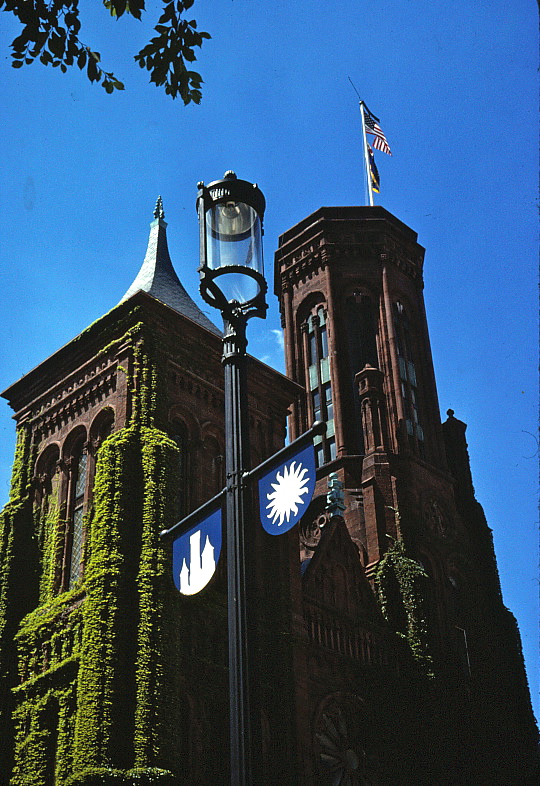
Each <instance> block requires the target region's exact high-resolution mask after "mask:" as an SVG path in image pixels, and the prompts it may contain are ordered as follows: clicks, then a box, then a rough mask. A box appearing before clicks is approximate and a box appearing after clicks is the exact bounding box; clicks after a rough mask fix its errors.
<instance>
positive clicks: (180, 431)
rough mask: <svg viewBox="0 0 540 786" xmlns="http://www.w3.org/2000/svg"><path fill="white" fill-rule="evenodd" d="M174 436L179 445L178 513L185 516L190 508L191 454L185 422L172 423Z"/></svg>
mask: <svg viewBox="0 0 540 786" xmlns="http://www.w3.org/2000/svg"><path fill="white" fill-rule="evenodd" d="M172 438H173V440H174V441H175V442H176V445H177V447H178V464H177V473H178V474H177V478H178V486H177V492H176V511H175V513H176V515H177V516H179V517H181V516H185V515H186V514H187V512H188V510H189V504H190V502H189V492H190V490H189V483H188V477H189V456H188V434H187V429H186V427H185V425H184V423H183V422H182V421H180V420H175V421H174V423H173V425H172Z"/></svg>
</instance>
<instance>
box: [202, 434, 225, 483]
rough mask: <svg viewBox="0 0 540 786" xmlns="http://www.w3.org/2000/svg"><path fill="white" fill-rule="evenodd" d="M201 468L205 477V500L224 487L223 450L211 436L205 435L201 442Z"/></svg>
mask: <svg viewBox="0 0 540 786" xmlns="http://www.w3.org/2000/svg"><path fill="white" fill-rule="evenodd" d="M203 467H204V470H203V472H204V473H205V475H206V494H207V497H206V498H209V497H213V496H214V494H217V493H218V492H219V491H221V489H222V488H223V487H224V485H225V459H224V451H223V448H222V447H221V445H220V444H219V442H218V440H217V438H216V437H214V436H212V435H211V434H207V435H206V436H205V438H204V442H203Z"/></svg>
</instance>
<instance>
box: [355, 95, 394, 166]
mask: <svg viewBox="0 0 540 786" xmlns="http://www.w3.org/2000/svg"><path fill="white" fill-rule="evenodd" d="M362 110H363V112H364V122H365V124H366V133H367V134H373V137H374V139H373V147H374V148H375V150H382V152H383V153H388V155H389V156H391V155H392V151H391V150H390V145H389V144H388V142H387V141H386V137H385V135H384V133H383V130H382V128H381V127H380V125H379V124H378V122H377V120H376V119H375V117H373V115H372V114H371V112H370V111H369V110H368V109H366V107H365V106H363V107H362Z"/></svg>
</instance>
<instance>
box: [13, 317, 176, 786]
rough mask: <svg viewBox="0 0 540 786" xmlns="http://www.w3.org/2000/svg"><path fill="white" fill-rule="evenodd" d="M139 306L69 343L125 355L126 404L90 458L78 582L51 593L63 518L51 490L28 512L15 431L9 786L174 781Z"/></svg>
mask: <svg viewBox="0 0 540 786" xmlns="http://www.w3.org/2000/svg"><path fill="white" fill-rule="evenodd" d="M139 310H140V309H139V307H136V308H135V309H131V310H130V311H126V309H125V308H123V307H119V309H118V319H117V320H116V321H115V322H109V323H108V324H106V325H105V326H103V325H102V324H101V325H99V323H97V324H96V325H93V326H91V327H90V328H89V329H87V331H85V333H84V334H82V335H81V336H79V337H78V338H77V339H75V342H78V341H80V340H81V338H82V337H83V336H89V335H90V334H93V336H95V335H96V333H97V330H98V329H99V328H101V327H103V329H102V330H101V332H100V334H99V335H100V337H102V338H103V339H104V340H105V342H107V341H108V343H106V344H105V345H104V346H102V347H101V349H100V351H99V353H98V354H100V355H101V354H104V353H107V352H110V351H111V350H113V349H114V348H115V347H117V346H124V345H125V344H126V343H127V344H128V345H130V346H131V353H132V363H131V364H130V371H129V373H128V374H127V377H128V378H127V383H128V390H130V392H131V397H132V398H131V402H130V404H131V406H128V412H130V413H131V414H130V417H129V420H128V422H127V423H126V425H125V427H124V428H122V429H120V430H118V431H116V432H115V433H113V434H112V435H111V436H110V437H108V438H107V439H106V440H105V441H104V442H103V444H102V446H101V448H100V450H99V453H98V457H97V464H96V474H95V482H94V501H93V506H92V510H91V511H90V512H88V513H87V515H86V518H85V523H86V531H87V538H86V544H85V551H86V560H85V574H84V578H83V580H82V581H81V582H80V583H79V585H78V586H77V587H76V588H75V589H74V590H72V591H69V592H64V593H62V594H60V595H55V593H56V592H57V590H56V588H55V569H56V566H57V563H58V559H59V558H60V553H61V551H62V548H63V543H64V539H65V528H66V521H65V520H64V519H63V518H62V517H61V511H60V506H59V500H58V493H57V488H56V487H55V486H54V484H53V491H52V493H51V494H50V495H49V498H48V500H47V507H46V511H45V512H44V513H42V511H41V510H40V509H39V508H38V507H37V506H36V508H35V510H34V511H32V503H31V496H32V495H31V494H30V491H31V489H30V481H31V478H32V476H33V466H34V453H35V451H34V450H33V446H32V442H31V439H30V434H31V431H30V428H29V427H28V426H25V427H22V428H21V429H19V433H18V440H17V449H16V456H15V464H14V468H13V479H12V490H11V498H10V503H9V504H8V506H7V507H6V508H5V510H4V511H3V513H2V514H1V515H0V527H1V528H0V568H1V570H0V645H1V646H0V670H1V676H2V678H3V680H2V686H3V691H4V693H3V698H5V701H2V707H3V709H4V710H5V713H6V715H5V718H3V719H2V720H3V724H4V725H3V730H6V733H7V737H8V738H9V737H10V736H11V733H10V732H9V724H10V722H11V717H10V716H12V719H13V724H14V730H13V735H14V739H15V744H14V748H15V761H14V764H13V768H12V763H11V761H10V759H9V756H8V757H7V758H6V759H5V766H4V767H3V768H2V771H3V772H9V771H12V779H11V786H34V784H35V786H38V784H40V785H42V784H44V783H48V782H53V780H54V782H55V783H57V784H59V785H60V784H63V785H64V786H68V785H69V786H76V784H77V785H78V786H79V785H80V786H83V785H84V786H91V784H100V786H102V784H106V783H118V784H133V786H135V785H136V784H152V783H160V784H164V786H165V785H166V784H169V783H171V784H172V783H178V780H177V777H176V776H173V774H172V770H171V767H170V766H169V765H170V764H171V762H172V763H173V765H174V762H175V761H176V762H177V763H178V761H179V757H180V754H179V752H178V750H177V748H178V745H177V743H176V740H175V736H176V728H177V726H174V724H173V726H172V727H171V723H170V720H171V718H172V717H173V716H174V712H172V708H171V703H172V701H173V698H172V696H171V685H173V683H174V681H175V680H177V679H178V678H177V673H178V668H177V666H175V663H177V661H178V658H179V655H178V653H177V651H176V650H177V649H178V647H177V646H175V645H177V644H178V640H177V639H178V637H177V633H176V632H175V637H176V638H175V643H174V644H173V641H172V638H171V627H172V628H174V629H175V631H177V630H178V628H177V626H175V625H173V626H171V625H170V618H171V616H172V615H176V616H177V617H178V609H179V606H178V602H177V598H176V594H175V592H174V589H173V587H172V582H171V580H170V575H169V573H170V553H169V552H168V551H167V550H166V549H164V548H163V546H162V544H161V543H160V540H159V533H160V532H161V530H162V529H164V528H166V527H169V526H170V525H171V524H172V522H173V518H172V516H173V515H174V511H173V510H172V505H173V500H174V499H175V493H174V485H173V484H174V483H175V476H176V473H177V467H178V456H177V454H178V448H177V446H176V444H175V443H174V442H173V441H172V440H170V439H169V437H168V436H167V435H166V434H165V433H164V432H163V431H161V430H159V429H158V428H157V427H156V422H157V420H159V419H160V418H159V416H160V415H162V414H163V413H162V412H160V407H163V410H164V409H165V403H164V397H163V395H162V393H163V391H161V390H160V389H158V380H160V381H161V380H162V379H163V374H158V370H157V365H156V362H155V358H154V351H153V349H152V338H151V335H150V334H149V332H148V330H147V328H146V327H145V325H144V324H143V323H142V322H141V321H136V322H134V316H135V313H136V312H138V311H139ZM128 320H129V321H131V325H127V324H126V323H127V321H128ZM121 327H122V330H121V333H120V336H119V332H120V328H121ZM123 371H124V373H126V372H125V370H124V369H123ZM25 587H27V588H32V591H30V590H29V589H28V590H25ZM32 593H33V594H32ZM32 609H33V610H32ZM25 615H26V616H25ZM166 622H167V625H166V624H165V623H166ZM15 646H16V647H17V648H18V653H17V652H16V650H15ZM18 681H19V682H20V684H17V682H18ZM13 686H15V687H13ZM12 697H13V699H14V701H13V700H12ZM3 747H4V748H9V746H3ZM134 766H135V769H134Z"/></svg>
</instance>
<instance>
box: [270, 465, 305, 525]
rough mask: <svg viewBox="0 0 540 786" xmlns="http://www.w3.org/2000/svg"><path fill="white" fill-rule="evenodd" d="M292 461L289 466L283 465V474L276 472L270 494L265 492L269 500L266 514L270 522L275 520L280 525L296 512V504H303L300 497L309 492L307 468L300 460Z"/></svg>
mask: <svg viewBox="0 0 540 786" xmlns="http://www.w3.org/2000/svg"><path fill="white" fill-rule="evenodd" d="M296 463H297V462H296V461H293V462H292V464H291V465H290V467H288V466H287V465H285V466H284V467H283V474H281V472H278V473H277V475H276V480H275V483H271V484H270V485H271V486H272V488H273V489H274V490H273V491H272V493H271V494H267V495H266V498H267V499H268V500H269V503H268V505H267V506H266V509H267V510H268V513H267V514H266V515H267V517H268V518H269V519H271V520H272V524H275V523H276V522H277V526H278V527H281V525H282V524H283V522H284V521H285V520H286V521H287V522H288V521H289V519H290V518H291V513H292V514H294V515H295V516H296V515H297V514H298V506H299V505H303V504H304V500H303V499H302V497H303V496H304V494H308V493H309V487H308V483H309V470H308V469H307V468H306V467H304V466H302V463H301V462H298V466H296Z"/></svg>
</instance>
